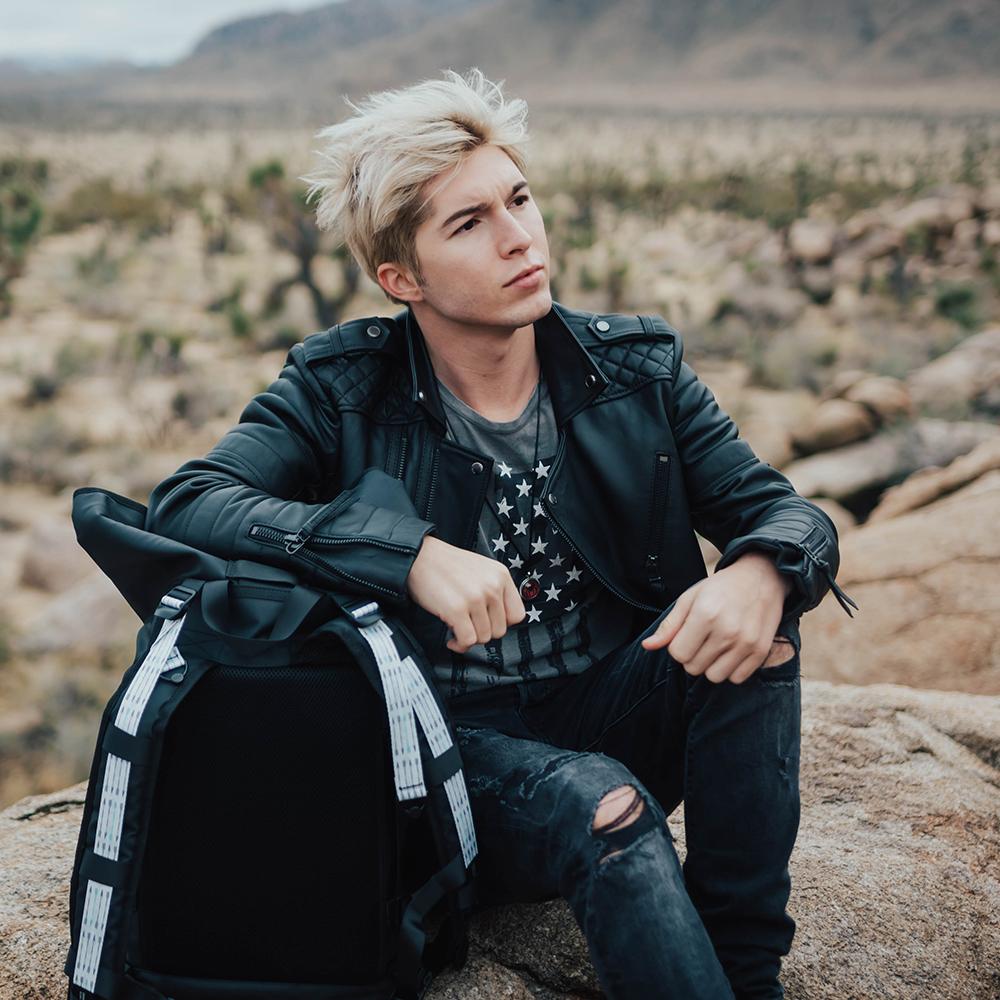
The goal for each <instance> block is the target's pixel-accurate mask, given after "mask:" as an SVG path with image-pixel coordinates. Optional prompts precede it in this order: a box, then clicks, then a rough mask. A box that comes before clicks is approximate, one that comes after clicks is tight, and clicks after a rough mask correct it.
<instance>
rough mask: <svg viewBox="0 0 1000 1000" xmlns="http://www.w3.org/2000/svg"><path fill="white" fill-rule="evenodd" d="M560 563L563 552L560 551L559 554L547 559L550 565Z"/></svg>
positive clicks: (559, 564)
mask: <svg viewBox="0 0 1000 1000" xmlns="http://www.w3.org/2000/svg"><path fill="white" fill-rule="evenodd" d="M562 563H563V554H562V553H561V552H560V553H559V555H557V556H553V558H551V559H550V560H549V565H550V566H562Z"/></svg>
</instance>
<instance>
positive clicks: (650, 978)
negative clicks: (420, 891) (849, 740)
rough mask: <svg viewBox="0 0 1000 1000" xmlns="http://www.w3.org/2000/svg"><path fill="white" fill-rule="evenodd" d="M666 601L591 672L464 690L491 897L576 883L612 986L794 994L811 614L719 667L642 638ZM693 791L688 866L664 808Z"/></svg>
mask: <svg viewBox="0 0 1000 1000" xmlns="http://www.w3.org/2000/svg"><path fill="white" fill-rule="evenodd" d="M669 610H670V609H669V608H668V609H666V610H665V611H664V612H663V614H662V615H661V616H660V618H658V619H657V620H656V622H654V623H653V624H652V625H651V626H650V627H649V628H648V629H647V630H646V631H645V632H643V633H642V634H641V635H640V636H639V637H638V638H636V639H634V640H633V641H632V642H630V643H627V644H625V645H624V646H622V647H621V648H619V649H617V650H615V651H614V652H612V653H611V654H609V655H608V656H607V657H605V658H604V659H603V660H602V661H600V662H598V663H596V664H594V665H593V666H592V667H590V668H589V669H588V670H586V671H584V672H583V673H582V674H577V675H572V676H566V677H560V678H556V679H554V680H551V681H549V680H546V681H538V682H533V683H532V684H530V685H512V686H511V687H507V688H501V689H494V690H492V691H489V692H481V693H480V692H476V693H473V694H470V695H465V696H462V697H459V698H455V699H453V700H452V701H451V702H450V708H451V713H452V719H453V721H454V723H455V733H456V737H457V739H458V743H459V746H460V748H461V752H462V758H463V761H464V766H465V775H466V780H467V782H468V785H469V793H470V797H471V802H472V813H473V818H474V820H475V825H476V833H477V837H478V841H479V850H480V859H479V864H478V867H479V879H478V882H479V897H478V899H479V904H478V905H479V906H480V907H483V906H489V905H496V904H500V903H510V902H532V901H540V900H545V899H554V898H557V897H560V896H561V897H562V898H564V899H566V900H567V901H568V903H569V904H570V906H571V907H572V909H573V913H574V914H575V916H576V920H577V922H578V923H579V925H580V929H581V931H582V932H583V934H584V937H585V939H586V941H587V947H588V950H589V953H590V956H591V960H592V962H593V965H594V968H595V970H596V972H597V975H598V978H599V980H600V984H601V988H602V989H603V990H604V992H605V994H606V996H608V997H609V998H611V1000H668V998H670V1000H725V998H732V997H734V996H735V997H736V998H737V1000H744V998H747V1000H748V998H751V997H752V998H755V1000H756V998H768V1000H770V998H776V997H777V998H780V997H783V996H784V991H783V989H782V987H781V984H780V982H779V980H778V973H779V971H780V968H781V957H782V956H783V955H787V954H788V952H789V950H790V948H791V944H792V938H793V936H794V934H795V921H794V920H793V919H792V917H791V916H790V915H789V914H788V913H787V912H786V910H785V905H786V903H787V902H788V897H789V893H790V888H791V883H790V879H789V872H788V860H789V858H790V856H791V853H792V848H793V846H794V844H795V838H796V835H797V833H798V827H799V745H800V721H801V700H800V678H799V654H800V651H801V644H800V638H799V629H798V619H795V618H789V619H786V620H784V621H782V622H781V624H780V626H779V628H778V637H785V638H787V639H789V640H790V641H791V643H792V646H793V647H794V652H795V655H794V656H793V657H792V658H791V659H790V660H788V661H787V662H785V663H781V664H779V665H777V666H773V667H759V668H758V669H757V670H756V671H755V672H754V673H753V674H752V675H751V676H750V677H749V678H748V679H747V680H745V681H744V682H743V683H742V684H733V683H731V682H729V681H723V682H722V683H718V684H717V683H713V682H712V681H709V680H708V679H706V678H705V677H704V676H698V677H692V676H691V675H690V674H688V673H687V672H686V671H685V670H684V669H683V667H682V666H681V665H680V664H679V663H677V661H675V660H674V659H673V658H672V657H671V656H670V655H669V653H667V651H666V649H659V650H653V651H649V650H645V649H643V648H642V647H641V646H640V645H639V643H640V640H641V639H643V638H644V637H645V636H646V635H649V634H651V633H652V632H653V631H654V630H655V629H656V626H657V625H658V624H659V622H660V621H661V620H662V618H663V617H665V615H666V614H667V611H669ZM623 786H631V789H634V790H635V791H634V792H633V791H631V789H629V788H624V787H623ZM609 793H614V794H611V795H610V797H609V798H608V799H606V800H605V796H608V795H609ZM637 795H638V799H637ZM602 800H604V801H605V804H604V805H602ZM640 800H641V801H640ZM682 800H683V802H684V828H685V840H686V844H687V855H686V857H685V860H684V864H683V868H682V866H681V865H680V863H679V859H678V857H677V854H676V851H675V849H674V844H673V837H672V835H671V834H670V831H669V828H668V827H667V825H666V817H667V815H668V814H669V813H671V812H672V811H673V810H674V809H675V808H676V806H677V805H678V804H679V803H680V802H681V801H682ZM599 805H602V808H601V812H600V814H599V813H598V808H599ZM630 806H631V808H629V807H630ZM609 814H610V818H609ZM598 817H600V822H597V821H596V820H597V819H598ZM595 827H596V829H595Z"/></svg>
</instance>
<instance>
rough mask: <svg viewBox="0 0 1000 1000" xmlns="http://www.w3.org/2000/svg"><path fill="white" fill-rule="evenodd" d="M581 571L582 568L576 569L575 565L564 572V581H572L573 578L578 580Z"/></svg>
mask: <svg viewBox="0 0 1000 1000" xmlns="http://www.w3.org/2000/svg"><path fill="white" fill-rule="evenodd" d="M582 572H583V570H579V569H576V567H574V568H573V569H571V570H570V571H569V572H568V573H567V574H566V582H567V583H572V582H573V581H574V580H579V579H580V574H581V573H582Z"/></svg>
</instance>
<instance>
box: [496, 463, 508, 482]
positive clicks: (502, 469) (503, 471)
mask: <svg viewBox="0 0 1000 1000" xmlns="http://www.w3.org/2000/svg"><path fill="white" fill-rule="evenodd" d="M510 472H511V469H510V466H509V465H508V464H507V463H506V462H501V463H500V468H499V469H497V473H498V474H499V475H500V476H506V477H507V478H508V479H510Z"/></svg>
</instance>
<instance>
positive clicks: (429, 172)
mask: <svg viewBox="0 0 1000 1000" xmlns="http://www.w3.org/2000/svg"><path fill="white" fill-rule="evenodd" d="M355 110H356V114H355V115H354V116H353V117H352V118H350V119H348V120H347V121H345V122H342V123H339V124H338V125H334V126H331V127H330V128H328V129H326V130H324V131H323V132H321V133H320V135H321V136H323V137H324V138H325V139H326V146H325V147H324V149H323V150H322V151H321V156H322V158H323V161H324V164H325V166H324V167H323V168H322V169H321V170H319V171H317V172H316V173H315V174H314V175H313V176H312V177H311V178H307V179H311V180H312V181H313V188H312V191H311V192H310V194H312V193H313V192H314V191H320V192H322V198H321V201H320V204H319V207H318V209H317V217H318V219H319V222H320V224H321V225H324V226H330V227H334V228H336V229H338V230H339V233H340V235H341V237H342V238H343V239H344V241H345V242H346V243H347V244H348V246H349V247H350V249H351V251H352V252H353V253H354V255H355V257H356V258H357V259H358V261H359V263H360V264H361V265H362V266H363V267H364V268H365V270H366V272H367V273H368V274H369V275H370V276H371V277H372V278H373V280H375V281H377V282H378V284H379V285H380V286H381V288H382V289H383V290H384V292H385V293H386V295H387V296H388V297H389V298H390V299H391V300H392V301H394V302H396V303H399V304H402V305H404V306H405V309H404V311H402V312H400V313H398V314H397V315H395V316H393V317H391V318H390V317H369V318H365V319H362V320H356V321H353V322H349V323H343V324H340V325H338V326H336V327H334V328H332V329H331V330H329V331H325V332H324V333H321V334H316V335H314V336H312V337H310V338H307V340H306V341H305V342H304V343H303V344H300V345H297V346H296V347H295V348H293V349H292V351H291V352H290V354H289V358H288V363H287V365H286V367H285V369H284V370H283V371H282V373H281V376H280V377H279V378H278V380H277V381H276V382H275V383H274V384H273V385H272V386H271V387H270V389H269V390H268V391H267V392H264V393H262V394H260V395H259V396H257V397H255V398H254V400H253V401H251V403H250V404H249V406H248V407H247V409H246V410H245V411H244V414H243V416H242V418H241V422H240V424H239V425H238V426H237V427H236V428H234V429H233V430H232V431H231V432H230V433H229V434H227V435H226V437H225V438H224V439H223V440H222V441H221V442H220V443H219V444H218V445H217V446H216V448H215V449H213V450H212V452H211V453H210V454H209V455H208V456H207V457H206V458H204V459H202V460H198V461H193V462H189V463H187V464H186V465H185V466H183V467H182V468H181V469H180V470H179V471H178V472H177V473H176V474H175V475H174V476H172V477H170V478H169V479H167V480H166V481H165V482H164V483H162V484H161V485H160V486H159V487H157V489H156V490H155V491H154V494H153V496H152V498H151V501H150V509H149V523H148V527H150V528H151V529H153V530H156V531H159V532H161V533H163V534H167V535H172V536H175V537H181V538H183V539H185V540H187V541H189V542H191V543H192V544H195V545H198V546H200V547H203V548H205V549H209V550H211V551H215V552H217V553H219V554H222V555H226V556H228V557H230V558H253V559H258V560H270V561H273V562H276V563H278V564H280V565H283V566H285V567H291V568H294V569H296V570H297V571H298V572H299V573H301V574H302V575H303V576H305V577H307V578H308V579H309V580H311V581H313V582H318V583H321V584H325V585H328V586H332V587H336V588H338V589H341V590H350V591H353V592H356V593H360V594H365V595H369V596H373V597H376V598H378V599H379V600H381V601H384V602H386V603H387V605H389V606H390V607H391V608H392V610H393V611H394V612H395V613H397V614H398V615H400V616H401V618H402V620H403V621H404V622H405V623H406V624H407V625H408V626H409V627H410V629H411V630H412V632H413V634H414V635H415V636H416V637H417V638H418V640H419V641H420V643H421V645H422V646H423V648H424V649H425V651H426V653H427V655H428V657H429V659H430V661H431V662H432V664H433V665H434V670H435V677H436V680H437V683H438V684H439V686H440V689H441V691H442V694H443V696H444V697H445V699H446V700H447V702H448V704H449V708H450V710H451V712H452V715H453V720H454V722H455V725H456V735H457V737H458V740H459V745H460V747H461V750H462V755H463V761H464V764H465V774H466V778H467V781H468V784H469V790H470V795H471V799H472V806H473V816H474V819H475V822H476V829H477V835H478V840H479V847H480V902H481V903H482V904H483V905H486V904H489V903H496V902H504V901H513V900H532V899H548V898H553V897H555V896H559V895H561V896H563V897H564V898H566V899H567V900H568V901H569V903H570V905H571V906H572V908H573V912H574V914H575V915H576V918H577V920H578V922H579V924H580V927H581V929H582V930H583V932H584V934H585V937H586V940H587V944H588V947H589V949H590V954H591V957H592V959H593V963H594V966H595V968H596V970H597V973H598V976H599V978H600V981H601V984H602V987H603V989H604V991H605V993H606V994H607V996H609V997H612V998H614V1000H621V998H643V1000H649V998H654V997H677V998H684V1000H691V998H713V1000H714V998H723V997H732V996H736V997H740V998H743V997H769V998H770V997H780V996H782V995H783V994H782V989H781V986H780V984H779V982H778V972H779V969H780V960H781V956H782V955H784V954H787V952H788V950H789V948H790V946H791V941H792V936H793V933H794V928H795V924H794V921H793V920H792V918H791V917H790V916H789V915H788V914H787V913H786V912H785V904H786V902H787V899H788V895H789V890H790V883H789V877H788V867H787V863H788V859H789V856H790V854H791V851H792V847H793V845H794V841H795V836H796V833H797V829H798V820H799V796H798V763H799V723H800V701H799V633H798V628H797V624H798V619H799V617H800V616H801V614H802V613H803V612H804V611H805V610H808V609H810V608H812V607H814V606H815V605H816V604H818V603H819V601H820V599H821V598H822V597H823V595H824V593H825V591H826V589H827V587H829V586H832V587H834V588H835V591H836V593H837V595H838V599H840V600H841V603H842V604H844V607H845V610H847V604H846V603H845V597H844V595H843V594H842V592H841V591H840V590H839V589H838V588H836V584H835V582H834V575H835V572H836V569H837V565H838V561H839V560H838V550H837V535H836V531H835V529H834V527H833V524H832V523H831V522H830V520H829V518H828V517H827V516H826V515H825V514H823V512H822V511H820V510H819V508H818V507H816V506H815V505H814V504H811V503H809V502H808V501H806V500H805V499H803V498H802V497H800V496H798V495H797V494H796V493H795V491H794V489H793V488H792V486H791V484H790V483H789V482H788V480H787V479H786V478H785V477H784V476H782V475H781V474H780V473H779V472H778V471H776V470H775V469H773V468H771V467H770V466H768V465H766V464H764V463H762V462H760V461H758V460H757V458H756V456H755V455H754V454H753V452H752V451H751V450H750V448H749V447H748V446H747V445H746V443H745V442H743V441H742V440H740V439H739V437H738V433H737V430H736V428H735V426H734V425H733V423H732V422H731V421H730V419H729V418H728V417H727V415H726V414H725V413H724V412H723V411H722V410H720V409H719V407H718V406H717V405H716V403H715V400H714V398H713V396H712V394H711V392H710V391H709V390H708V389H707V388H706V387H705V386H704V385H703V384H702V383H700V382H699V381H698V379H697V377H696V376H695V375H694V373H693V371H692V370H691V369H690V368H689V367H688V366H687V365H686V364H685V363H683V362H682V360H681V356H682V343H681V337H680V335H679V334H678V332H677V331H676V330H673V329H672V328H671V327H669V326H668V325H667V324H666V323H664V322H663V320H662V319H660V318H659V317H639V316H624V315H607V316H599V315H594V314H592V313H588V312H584V311H579V310H573V309H570V308H568V307H566V306H563V305H561V304H560V303H554V302H553V301H552V297H551V293H550V291H549V267H550V261H549V251H548V245H547V241H546V236H545V228H544V225H543V223H542V217H541V214H540V212H539V209H538V206H537V204H536V202H535V199H534V196H533V194H532V192H531V188H530V185H529V183H528V178H527V177H526V175H525V171H524V159H523V156H522V153H521V146H522V145H523V143H524V141H525V138H526V133H525V129H524V116H525V111H526V109H525V106H524V102H523V101H510V102H505V101H504V99H503V97H502V95H501V94H500V90H499V87H497V86H496V85H494V84H491V83H489V81H487V80H485V78H484V77H483V76H482V74H481V73H479V71H478V70H473V71H471V72H470V74H469V75H468V77H467V78H463V77H461V76H459V75H458V74H457V73H453V72H451V71H448V73H447V74H446V79H445V80H442V81H424V82H423V83H421V84H418V85H415V86H413V87H410V88H407V89H405V90H401V91H395V92H392V91H390V92H386V93H382V94H376V95H373V96H371V97H370V98H369V99H368V101H367V103H366V104H365V105H364V106H363V107H361V108H356V109H355ZM694 529H697V530H698V531H699V532H700V533H701V534H703V535H705V536H706V537H708V538H709V539H711V540H712V541H713V542H714V543H715V544H716V545H718V546H719V548H720V549H721V550H722V553H723V554H722V558H721V559H720V561H719V563H718V566H717V569H716V571H715V573H714V574H713V575H712V576H710V577H706V573H705V565H704V562H703V560H702V557H701V553H700V550H699V548H698V545H697V541H696V538H695V535H694ZM846 600H847V601H849V598H847V599H846ZM851 603H853V602H851ZM848 613H849V612H848ZM449 632H450V634H449ZM681 800H683V801H684V804H685V824H686V827H685V828H686V839H687V843H688V854H687V857H686V860H685V863H684V866H683V869H682V868H681V866H680V864H679V862H678V858H677V855H676V852H675V851H674V847H673V840H672V837H671V834H670V831H669V829H668V828H667V826H666V816H667V814H668V813H670V812H671V811H672V810H673V809H674V808H675V807H676V806H677V805H678V804H679V802H680V801H681Z"/></svg>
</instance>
